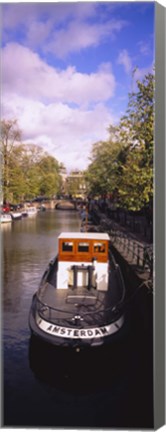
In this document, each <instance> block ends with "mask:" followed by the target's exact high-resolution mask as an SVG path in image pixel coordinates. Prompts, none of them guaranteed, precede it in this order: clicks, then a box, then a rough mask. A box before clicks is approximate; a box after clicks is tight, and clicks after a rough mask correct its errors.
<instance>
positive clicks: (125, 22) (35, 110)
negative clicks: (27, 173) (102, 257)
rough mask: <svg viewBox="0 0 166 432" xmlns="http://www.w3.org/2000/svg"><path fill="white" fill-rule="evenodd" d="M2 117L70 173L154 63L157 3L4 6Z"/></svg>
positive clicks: (105, 135) (104, 132)
mask: <svg viewBox="0 0 166 432" xmlns="http://www.w3.org/2000/svg"><path fill="white" fill-rule="evenodd" d="M1 8H2V20H1V21H2V57H1V58H2V66H1V69H2V95H1V102H2V109H1V113H2V118H5V119H9V118H10V119H13V118H17V120H18V124H19V126H20V128H21V130H22V135H23V142H24V143H33V144H37V145H40V146H41V147H42V148H43V149H44V150H46V151H47V152H48V153H49V154H50V155H53V156H54V157H56V158H57V160H58V161H59V162H62V163H64V165H65V166H66V168H67V170H68V171H70V170H72V169H85V168H86V167H87V165H88V163H89V157H90V153H91V149H92V146H93V144H94V143H95V142H97V141H100V140H105V139H107V138H108V130H107V129H108V126H109V125H110V124H117V123H118V121H119V119H120V117H121V116H122V115H123V114H124V112H125V110H126V107H127V103H128V93H129V92H130V91H131V86H132V71H133V69H134V68H135V67H137V71H136V73H135V80H137V79H140V80H141V79H143V77H144V76H145V74H146V73H148V72H151V71H152V68H153V64H154V35H155V24H154V15H155V3H154V2H150V1H148V2H143V1H141V2H112V1H110V2H95V1H92V2H74V3H70V2H66V3H62V2H59V3H8V4H7V3H4V4H2V5H1Z"/></svg>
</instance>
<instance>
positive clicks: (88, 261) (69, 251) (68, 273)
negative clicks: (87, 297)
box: [57, 232, 110, 291]
mask: <svg viewBox="0 0 166 432" xmlns="http://www.w3.org/2000/svg"><path fill="white" fill-rule="evenodd" d="M109 240H110V238H109V236H108V234H105V233H78V232H77V233H74V232H66V233H65V232H64V233H61V234H60V236H59V237H58V247H59V249H58V250H59V252H58V274H57V288H66V289H67V288H69V287H73V289H74V288H79V287H83V288H88V289H90V288H96V289H97V290H101V291H107V289H108V270H109V257H108V248H109Z"/></svg>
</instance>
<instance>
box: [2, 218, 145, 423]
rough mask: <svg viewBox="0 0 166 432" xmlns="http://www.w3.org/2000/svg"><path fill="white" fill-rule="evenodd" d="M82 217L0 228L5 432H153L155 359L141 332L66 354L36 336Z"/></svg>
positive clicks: (25, 221) (27, 221)
mask: <svg viewBox="0 0 166 432" xmlns="http://www.w3.org/2000/svg"><path fill="white" fill-rule="evenodd" d="M79 229H80V219H79V215H78V213H77V212H75V211H60V210H50V211H49V210H48V211H45V212H39V213H38V214H37V216H36V217H34V218H23V219H22V220H20V221H14V222H12V224H11V225H10V224H6V225H3V226H2V229H1V246H2V270H3V271H2V362H1V363H2V389H1V391H2V424H3V426H5V427H31V428H33V427H39V428H40V427H41V428H42V427H44V428H49V427H52V428H59V427H60V428H80V427H81V428H112V429H114V428H120V429H123V428H132V429H133V428H152V427H153V394H152V358H151V354H152V353H151V352H149V350H148V349H147V343H146V342H147V341H145V340H144V339H143V337H142V334H141V331H140V330H138V328H139V326H137V325H133V323H132V324H130V326H131V329H132V330H131V331H130V330H129V332H127V333H126V334H125V335H124V337H123V338H122V340H120V341H114V343H113V344H112V345H111V346H109V347H107V348H105V349H103V350H102V349H101V350H99V349H97V350H96V351H95V352H85V353H82V352H80V353H76V352H68V351H65V352H59V351H57V350H56V348H55V347H53V348H51V347H47V346H42V344H38V343H37V341H35V340H33V339H32V338H31V336H30V330H29V326H28V314H29V309H30V305H31V300H32V296H33V294H34V292H35V291H36V289H37V287H38V284H39V281H40V278H41V276H42V273H43V272H44V270H45V268H46V267H47V264H48V262H49V261H50V260H51V259H52V258H53V257H54V256H55V254H56V253H57V237H58V235H59V234H60V233H61V232H62V231H78V230H79Z"/></svg>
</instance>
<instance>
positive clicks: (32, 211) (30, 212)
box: [26, 206, 38, 217]
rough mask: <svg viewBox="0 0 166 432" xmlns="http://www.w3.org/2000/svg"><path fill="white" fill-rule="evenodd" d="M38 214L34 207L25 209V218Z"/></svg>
mask: <svg viewBox="0 0 166 432" xmlns="http://www.w3.org/2000/svg"><path fill="white" fill-rule="evenodd" d="M37 213H38V209H37V208H36V207H35V206H31V207H27V208H26V214H27V216H29V217H31V216H36V215H37Z"/></svg>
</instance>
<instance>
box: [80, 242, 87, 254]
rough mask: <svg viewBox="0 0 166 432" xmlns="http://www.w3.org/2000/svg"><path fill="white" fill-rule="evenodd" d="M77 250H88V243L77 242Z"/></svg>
mask: <svg viewBox="0 0 166 432" xmlns="http://www.w3.org/2000/svg"><path fill="white" fill-rule="evenodd" d="M78 252H89V243H87V242H80V243H78Z"/></svg>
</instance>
